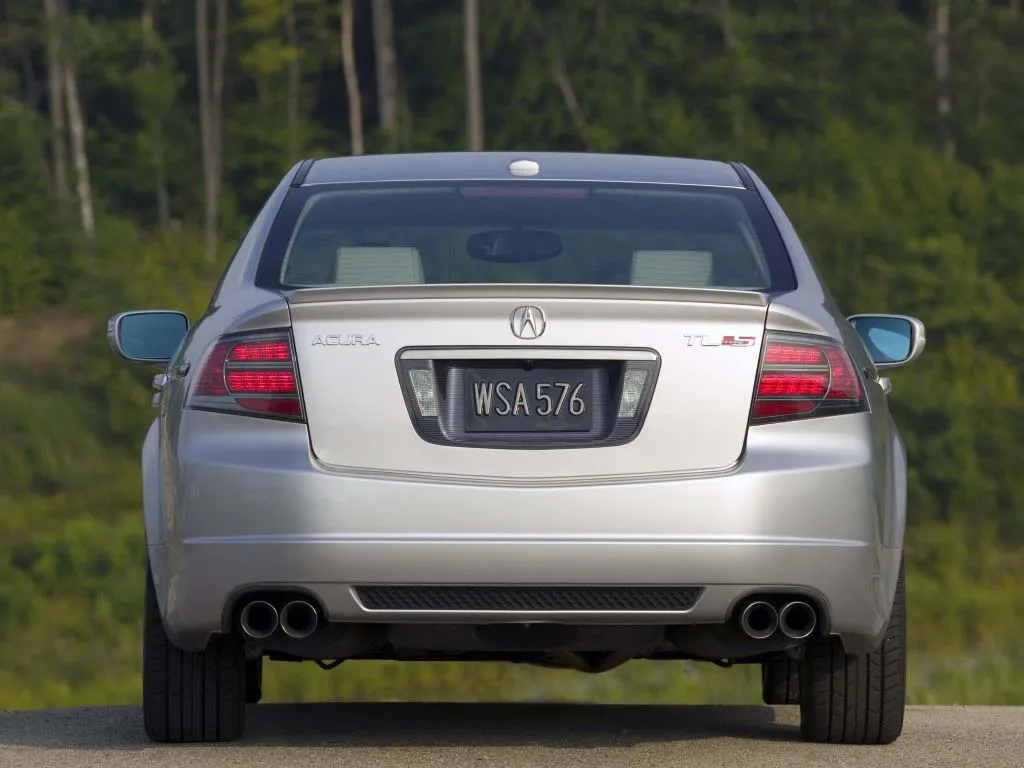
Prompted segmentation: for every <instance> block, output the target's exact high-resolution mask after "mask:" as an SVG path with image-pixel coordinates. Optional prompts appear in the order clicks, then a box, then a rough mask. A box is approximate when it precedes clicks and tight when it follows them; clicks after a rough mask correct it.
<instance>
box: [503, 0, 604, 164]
mask: <svg viewBox="0 0 1024 768" xmlns="http://www.w3.org/2000/svg"><path fill="white" fill-rule="evenodd" d="M520 3H521V6H522V9H523V12H524V13H525V14H526V17H527V19H528V20H529V24H530V29H532V30H533V35H534V37H535V38H536V40H537V43H538V44H539V46H540V47H541V49H542V50H543V51H544V52H545V53H546V54H547V56H548V57H549V58H550V60H551V79H552V81H553V82H554V84H555V87H556V88H558V92H559V93H561V94H562V102H563V103H564V104H565V108H566V110H567V111H568V112H569V117H570V118H572V123H573V125H574V126H575V127H576V132H577V133H578V134H579V137H580V141H582V142H583V146H584V147H586V149H587V151H588V152H590V151H593V149H594V147H593V146H592V145H591V143H590V140H589V139H588V138H587V120H586V116H585V115H584V114H583V107H582V106H581V105H580V100H579V99H578V98H577V96H576V89H575V88H573V86H572V79H571V78H570V77H569V70H568V67H567V66H566V64H565V57H564V56H563V55H562V52H561V50H560V48H559V46H558V45H557V42H556V41H555V40H554V39H552V37H551V35H549V34H548V33H547V30H545V29H544V21H543V20H542V19H541V17H540V15H539V14H538V13H537V9H536V8H535V7H534V5H533V3H532V2H530V0H520ZM602 7H603V6H602ZM599 11H600V9H599Z"/></svg>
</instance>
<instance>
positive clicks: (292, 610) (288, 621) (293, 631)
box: [281, 600, 317, 640]
mask: <svg viewBox="0 0 1024 768" xmlns="http://www.w3.org/2000/svg"><path fill="white" fill-rule="evenodd" d="M316 625H317V614H316V608H314V607H313V604H312V603H309V602H307V601H305V600H292V601H291V602H290V603H288V604H287V605H286V606H285V607H284V608H282V609H281V629H282V630H284V633H285V634H286V635H288V637H294V638H295V639H297V640H301V639H302V638H304V637H309V636H310V635H312V634H313V632H315V631H316Z"/></svg>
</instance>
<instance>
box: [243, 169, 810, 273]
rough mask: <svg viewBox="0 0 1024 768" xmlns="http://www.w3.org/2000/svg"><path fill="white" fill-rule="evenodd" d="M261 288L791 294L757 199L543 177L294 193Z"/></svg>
mask: <svg viewBox="0 0 1024 768" xmlns="http://www.w3.org/2000/svg"><path fill="white" fill-rule="evenodd" d="M257 282H258V283H259V284H260V285H262V286H265V287H270V288H285V289H288V288H308V287H322V286H352V287H356V286H370V285H409V284H418V283H434V284H438V283H440V284H454V283H492V284H493V283H558V284H569V283H574V284H590V285H643V286H659V287H678V288H702V287H704V288H734V289H752V290H766V291H778V290H788V289H790V288H792V287H793V274H792V269H791V267H790V264H789V259H788V257H787V255H786V252H785V248H784V246H783V244H782V241H781V238H780V237H779V234H778V231H777V230H776V229H775V226H774V224H773V222H772V220H771V217H770V215H769V214H768V211H767V209H766V208H765V206H764V203H763V202H762V201H761V199H760V197H758V195H757V193H756V192H753V191H750V190H743V189H718V188H710V187H687V186H671V185H655V184H607V183H599V184H568V183H555V182H543V181H530V182H522V181H511V182H487V183H484V182H480V183H463V182H459V183H454V182H443V183H433V182H431V183H418V184H408V183H402V184H398V183H376V184H358V185H356V184H340V185H324V186H312V187H306V188H300V189H296V190H293V191H292V192H291V193H290V194H289V197H288V198H287V199H286V201H285V204H284V207H283V208H282V211H281V212H280V214H279V215H278V217H277V220H276V221H275V223H274V227H273V229H272V231H271V235H270V238H269V240H268V243H267V247H266V249H265V252H264V255H263V258H262V260H261V263H260V267H259V270H258V278H257Z"/></svg>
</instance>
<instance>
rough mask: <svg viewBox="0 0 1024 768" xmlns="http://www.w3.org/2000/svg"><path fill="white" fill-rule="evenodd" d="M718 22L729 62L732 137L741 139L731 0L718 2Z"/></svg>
mask: <svg viewBox="0 0 1024 768" xmlns="http://www.w3.org/2000/svg"><path fill="white" fill-rule="evenodd" d="M718 22H719V24H720V25H721V28H722V43H723V45H724V47H725V55H726V57H727V60H728V62H729V80H730V83H729V118H730V121H731V123H732V137H733V138H734V139H741V138H742V137H743V97H742V95H741V94H740V91H739V88H740V59H739V56H740V53H739V47H740V46H739V41H738V40H737V39H736V32H735V31H734V30H733V28H732V0H719V2H718Z"/></svg>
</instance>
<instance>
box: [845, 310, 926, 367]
mask: <svg viewBox="0 0 1024 768" xmlns="http://www.w3.org/2000/svg"><path fill="white" fill-rule="evenodd" d="M847 319H848V320H849V321H850V325H852V326H853V328H854V330H856V331H857V335H859V336H860V338H861V341H863V342H864V346H865V347H866V348H867V351H868V354H869V355H870V356H871V359H872V360H873V361H874V363H875V366H876V367H878V368H896V367H898V366H901V365H906V364H907V363H910V362H913V361H914V360H916V359H917V358H918V357H920V356H921V353H922V352H924V346H925V333H924V323H922V322H921V321H920V320H918V319H917V318H916V317H908V316H906V315H853V316H851V317H849V318H847Z"/></svg>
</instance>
